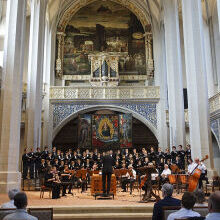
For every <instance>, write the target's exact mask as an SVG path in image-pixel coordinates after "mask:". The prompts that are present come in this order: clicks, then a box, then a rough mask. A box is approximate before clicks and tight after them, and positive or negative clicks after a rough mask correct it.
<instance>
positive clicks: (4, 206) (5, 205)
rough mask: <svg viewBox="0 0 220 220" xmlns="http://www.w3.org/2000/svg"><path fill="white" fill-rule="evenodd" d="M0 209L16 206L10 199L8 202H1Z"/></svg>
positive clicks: (14, 207)
mask: <svg viewBox="0 0 220 220" xmlns="http://www.w3.org/2000/svg"><path fill="white" fill-rule="evenodd" d="M1 208H2V209H16V206H15V205H14V200H10V201H9V202H6V203H4V204H2V206H1Z"/></svg>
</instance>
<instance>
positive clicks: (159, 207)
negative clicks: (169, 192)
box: [152, 196, 181, 220]
mask: <svg viewBox="0 0 220 220" xmlns="http://www.w3.org/2000/svg"><path fill="white" fill-rule="evenodd" d="M165 206H181V201H180V200H179V199H175V198H172V197H169V196H167V197H165V198H164V199H161V200H160V201H158V202H156V203H155V204H154V209H153V216H152V220H161V219H163V207H165Z"/></svg>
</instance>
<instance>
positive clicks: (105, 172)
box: [102, 155, 114, 194]
mask: <svg viewBox="0 0 220 220" xmlns="http://www.w3.org/2000/svg"><path fill="white" fill-rule="evenodd" d="M102 163H103V168H102V189H103V193H106V177H107V194H108V193H109V192H110V184H111V176H112V167H113V166H114V159H113V158H112V157H111V156H110V155H107V156H104V157H103V158H102Z"/></svg>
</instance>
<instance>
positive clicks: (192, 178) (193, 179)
mask: <svg viewBox="0 0 220 220" xmlns="http://www.w3.org/2000/svg"><path fill="white" fill-rule="evenodd" d="M208 158H209V156H208V155H206V156H205V157H204V158H203V159H202V160H200V162H203V161H205V160H207V159H208ZM198 166H199V164H198V165H197V166H196V167H195V169H194V170H193V171H192V172H191V173H190V175H189V186H188V191H189V192H194V191H195V190H196V188H197V185H198V182H199V178H200V175H201V170H200V169H198Z"/></svg>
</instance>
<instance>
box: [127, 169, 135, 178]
mask: <svg viewBox="0 0 220 220" xmlns="http://www.w3.org/2000/svg"><path fill="white" fill-rule="evenodd" d="M132 174H133V177H130V174H129V172H127V173H126V175H125V176H126V177H127V178H128V179H130V178H131V179H135V180H136V171H135V170H134V169H132Z"/></svg>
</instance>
